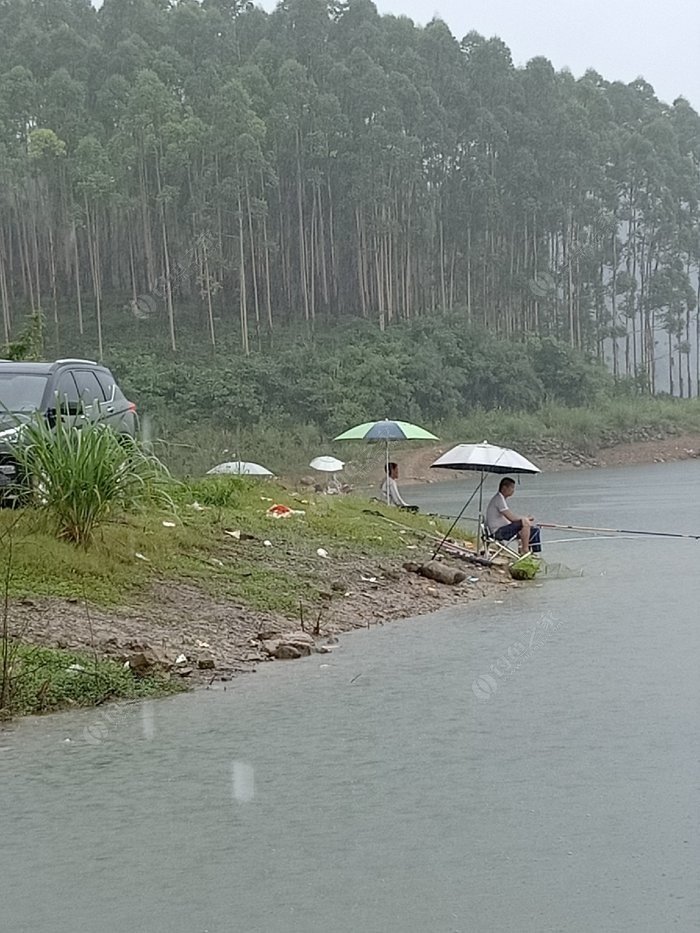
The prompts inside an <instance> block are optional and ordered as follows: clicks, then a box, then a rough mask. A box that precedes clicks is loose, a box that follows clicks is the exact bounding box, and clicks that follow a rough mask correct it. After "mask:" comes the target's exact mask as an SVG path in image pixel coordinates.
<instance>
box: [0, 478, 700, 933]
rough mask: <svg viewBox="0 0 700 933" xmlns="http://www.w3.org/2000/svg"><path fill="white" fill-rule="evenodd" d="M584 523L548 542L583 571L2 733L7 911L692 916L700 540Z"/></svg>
mask: <svg viewBox="0 0 700 933" xmlns="http://www.w3.org/2000/svg"><path fill="white" fill-rule="evenodd" d="M491 485H493V484H491ZM472 488H473V481H470V480H466V481H465V482H464V483H460V484H444V485H439V486H437V485H436V486H430V487H424V488H422V489H415V490H414V489H411V490H410V493H411V498H412V499H413V500H414V501H420V502H421V504H422V505H424V506H427V507H430V508H433V509H435V510H438V511H442V512H447V511H449V512H451V513H454V512H455V510H456V509H457V508H458V507H459V505H460V503H461V501H462V500H463V498H464V497H465V491H467V490H471V489H472ZM408 491H409V490H408V489H407V490H406V492H408ZM699 502H700V463H693V462H686V463H681V464H672V465H657V466H653V467H639V468H635V469H626V470H605V471H597V472H577V473H573V474H558V475H553V476H543V477H538V478H536V479H528V480H526V481H525V483H524V484H523V487H522V488H521V489H520V490H519V491H518V492H517V493H516V498H515V500H514V508H516V509H520V510H521V511H526V512H531V513H533V514H534V515H535V516H537V517H539V518H540V519H541V520H545V521H555V522H556V521H559V522H562V523H569V524H583V525H604V526H608V527H610V526H612V527H618V528H625V527H631V528H638V527H641V528H649V529H655V530H659V531H664V530H665V531H684V532H689V533H700V521H699V520H698V517H699V515H700V506H699V504H698V503H699ZM572 537H573V535H572V534H571V533H567V532H563V533H562V532H559V533H555V532H550V533H548V535H547V536H546V538H545V546H546V556H547V557H549V558H550V559H552V560H557V561H562V562H563V563H565V564H567V565H568V566H569V567H571V568H574V569H579V568H580V569H583V570H584V572H585V575H584V576H583V577H581V578H570V579H563V580H549V581H545V583H544V585H542V586H540V587H529V588H526V589H519V590H517V591H508V592H506V593H504V595H503V596H502V597H497V598H494V597H489V598H486V599H484V600H483V601H482V602H480V603H477V604H470V605H466V606H464V607H463V608H460V609H458V610H455V609H450V610H449V611H444V612H441V613H438V614H436V615H434V616H431V617H427V618H423V619H418V620H415V621H412V622H402V623H396V624H390V625H385V626H383V627H381V628H378V629H376V630H373V631H372V632H369V633H365V632H359V633H356V634H354V635H351V636H347V637H345V638H344V639H343V640H342V644H341V645H340V646H339V647H338V648H337V649H336V650H335V651H334V653H333V654H332V655H329V656H316V657H314V658H310V659H308V660H304V661H301V662H296V663H293V664H283V663H277V664H271V665H266V666H264V667H263V668H262V669H261V670H260V671H259V672H258V673H257V674H254V675H249V676H247V677H245V678H242V679H239V680H238V681H237V682H236V683H235V684H232V685H229V688H228V689H227V690H226V691H224V690H223V688H221V689H217V690H211V691H205V692H200V693H197V694H195V695H190V696H184V697H178V698H175V699H171V700H166V701H160V702H152V703H145V704H139V705H133V706H129V707H122V708H121V709H119V708H117V710H116V711H115V709H114V708H112V710H111V711H85V712H80V713H71V714H65V715H60V716H53V717H49V718H45V719H34V720H29V721H25V722H21V723H18V724H16V725H14V726H13V728H12V729H11V730H10V731H7V730H6V731H5V732H2V733H0V917H1V918H2V919H1V921H0V925H1V927H2V929H3V930H7V931H8V933H76V931H86V933H125V931H138V933H204V931H207V933H220V931H242V933H278V931H279V933H282V931H285V933H351V931H352V933H355V931H368V933H383V931H389V933H394V931H395V933H467V931H468V933H472V931H476V933H482V931H483V933H491V931H493V933H502V931H515V933H530V931H532V933H550V931H567V933H568V931H576V933H579V931H581V933H589V931H606V933H607V931H614V933H618V931H619V933H622V931H630V933H632V931H634V933H646V931H648V933H661V931H667V930H678V931H697V930H700V880H699V879H700V872H699V867H700V845H699V842H698V822H699V821H698V800H699V792H700V740H699V737H698V719H699V714H700V677H699V676H698V660H699V659H700V624H699V623H700V619H699V615H700V614H699V613H698V606H699V605H700V575H699V574H698V563H699V560H700V542H696V541H689V540H674V539H662V538H657V539H654V538H646V539H633V540H629V539H624V538H622V539H621V538H615V539H606V540H590V541H586V540H581V539H577V540H576V541H574V542H569V540H568V539H570V538H572ZM555 539H560V540H562V539H563V543H559V544H556V543H555V544H553V543H551V542H552V541H553V540H555ZM548 542H549V543H548ZM107 714H108V715H109V716H110V717H111V719H112V721H111V722H110V721H108V720H107V719H105V715H107ZM69 740H70V741H69Z"/></svg>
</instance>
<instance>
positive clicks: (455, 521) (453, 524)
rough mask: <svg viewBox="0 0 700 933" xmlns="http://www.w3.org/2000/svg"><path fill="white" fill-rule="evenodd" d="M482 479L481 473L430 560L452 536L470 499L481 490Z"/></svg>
mask: <svg viewBox="0 0 700 933" xmlns="http://www.w3.org/2000/svg"><path fill="white" fill-rule="evenodd" d="M484 479H485V476H484V474H483V473H482V475H481V482H480V483H479V485H478V486H477V487H476V489H475V490H474V492H473V493H472V494H471V496H469V498H468V499H467V501H466V502H465V503H464V506H463V508H462V511H461V512H460V513H459V515H458V516H457V518H455V520H454V521H453V522H452V524H451V525H450V527H449V528H448V529H447V531H446V532H445V537H444V538H443V539H442V541H440V543H439V544H438V546H437V547H436V548H435V550H434V551H433V556H432V560H435V558H436V557H437V556H438V554H439V553H440V551H441V550H442V548H443V546H444V544H445V542H446V541H447V539H448V538H449V537H450V535H451V534H452V531H453V530H454V528H455V526H456V525H457V524H458V522H459V520H460V518H461V517H462V516H463V515H464V513H465V512H466V511H467V508H468V507H469V504H470V502H471V501H472V499H473V498H474V496H475V495H476V494H477V492H479V490H480V489H481V487H482V486H483V485H484Z"/></svg>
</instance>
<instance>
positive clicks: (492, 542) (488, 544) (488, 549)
mask: <svg viewBox="0 0 700 933" xmlns="http://www.w3.org/2000/svg"><path fill="white" fill-rule="evenodd" d="M515 537H517V536H516V535H513V538H511V539H510V541H513V540H514V538H515ZM480 540H481V546H482V548H483V556H484V557H489V558H490V559H491V560H494V559H495V558H497V557H504V558H505V559H506V560H507V561H509V562H512V561H515V560H519V559H520V557H521V556H522V555H521V554H519V553H518V551H515V550H513V548H512V547H511V546H510V541H499V540H498V539H497V538H496V537H495V536H494V535H493V534H492V533H491V531H490V529H489V528H488V527H487V525H486V522H485V521H484V520H483V518H482V519H481V535H480ZM528 553H530V552H528Z"/></svg>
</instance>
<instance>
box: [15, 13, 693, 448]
mask: <svg viewBox="0 0 700 933" xmlns="http://www.w3.org/2000/svg"><path fill="white" fill-rule="evenodd" d="M48 7H50V15H49V13H47V9H48ZM0 79H1V80H0V188H1V189H2V191H7V192H12V197H6V198H3V203H2V208H3V248H2V250H0V311H1V313H2V326H3V332H4V334H5V340H6V341H7V340H9V339H10V337H11V335H12V334H13V333H16V331H17V328H18V327H19V326H20V325H19V321H20V320H21V317H20V315H21V312H22V310H24V309H25V308H35V307H36V306H37V305H39V304H43V305H44V307H48V305H49V303H50V304H51V310H52V312H53V313H52V325H53V326H52V327H51V328H50V329H51V331H52V333H51V341H52V344H51V346H52V351H53V353H54V354H55V355H57V356H65V355H68V354H74V353H75V352H76V348H77V347H80V348H81V352H84V353H85V354H86V355H88V354H89V355H90V356H92V355H94V354H95V353H97V354H98V355H100V356H102V355H103V351H104V349H105V343H104V340H103V330H104V331H105V332H109V331H111V333H112V334H113V335H116V336H115V337H114V342H115V343H116V344H123V345H124V346H126V347H129V346H130V345H131V344H133V343H136V342H138V343H139V346H141V341H142V338H144V337H145V338H148V337H149V336H151V335H152V334H153V333H156V334H158V335H159V337H160V338H161V344H160V345H159V346H147V347H145V348H144V349H143V352H141V353H139V354H138V355H139V356H140V357H141V359H140V361H139V362H137V363H136V364H135V368H140V369H143V370H145V367H146V366H147V365H148V357H149V355H150V354H153V356H154V357H155V362H156V368H157V370H158V372H156V373H154V376H153V378H154V384H153V386H152V387H151V388H152V389H153V392H150V391H148V386H146V385H142V386H141V387H142V389H143V397H144V398H146V397H148V398H149V401H151V400H152V396H154V395H155V396H159V397H160V401H161V402H163V403H165V402H166V401H167V402H168V403H169V404H170V405H171V406H177V407H178V408H179V410H180V416H181V417H182V416H187V417H192V412H193V411H194V410H197V411H199V410H202V408H207V409H210V410H211V413H212V418H215V419H217V421H218V420H219V419H220V418H223V419H224V420H225V421H226V423H233V424H235V425H236V426H245V425H246V424H250V425H254V424H255V425H257V424H259V423H261V422H263V421H264V422H268V423H272V422H275V423H276V422H279V421H280V420H281V418H282V416H283V415H284V414H285V412H286V410H287V409H290V410H291V411H292V412H293V413H292V417H293V419H294V421H295V423H296V424H298V423H300V420H302V421H303V422H304V423H306V422H307V420H308V418H307V417H304V418H303V419H300V411H304V410H308V411H313V413H314V418H315V419H316V423H318V424H319V425H323V426H324V427H323V430H328V431H330V430H332V429H331V427H330V425H331V422H333V421H334V419H335V421H336V422H337V423H338V424H342V425H345V424H347V423H349V422H352V421H354V420H357V419H358V418H359V417H362V414H361V413H363V412H365V411H366V410H367V409H368V408H369V407H373V408H374V409H375V411H376V410H378V409H388V408H390V407H392V406H394V405H396V406H398V407H400V408H401V410H402V413H404V414H406V415H407V416H410V415H411V414H412V412H411V408H410V405H411V403H412V402H415V404H416V410H417V411H421V412H423V413H424V415H425V416H429V417H435V416H434V415H433V412H432V408H431V403H430V401H429V400H434V403H435V404H434V408H435V410H436V411H437V410H439V412H440V417H454V416H456V415H457V414H459V413H460V411H461V410H462V409H463V407H464V404H465V399H471V397H472V396H474V399H473V403H471V404H472V405H473V406H480V407H484V408H489V407H496V408H499V407H500V408H514V407H518V408H520V409H522V410H528V409H530V408H532V407H534V406H537V405H538V404H539V402H540V401H541V400H542V398H543V397H545V398H546V399H547V401H548V402H550V403H562V404H565V405H576V404H583V403H586V404H589V403H594V402H595V400H596V396H597V392H598V389H599V388H600V387H599V386H598V385H597V382H598V375H597V374H596V373H595V372H593V371H592V370H591V369H590V368H589V367H587V365H584V364H583V363H582V362H581V360H580V359H574V358H568V357H567V356H566V354H565V353H564V351H563V346H564V345H566V346H567V347H574V348H576V349H577V350H582V351H587V352H589V353H592V354H594V355H595V357H596V358H597V359H599V360H602V359H606V360H607V361H608V362H609V363H610V364H611V368H612V369H613V371H614V374H615V376H616V377H620V376H624V377H625V378H627V379H637V385H638V387H640V388H643V389H644V390H648V391H651V392H655V391H657V390H659V389H663V390H666V389H667V390H668V391H669V392H670V393H671V394H678V395H681V396H690V395H693V394H698V391H699V384H700V361H698V360H697V359H695V360H694V359H693V357H694V356H697V344H696V334H697V329H698V325H699V323H700V321H699V316H698V309H697V307H696V303H697V302H696V298H697V292H696V289H697V276H698V268H699V266H700V240H699V239H698V233H697V231H698V225H699V222H700V207H699V205H700V170H699V166H700V117H699V116H698V114H697V112H696V111H695V110H694V109H693V108H692V107H691V106H690V104H689V103H688V101H687V100H685V99H684V98H682V97H679V98H677V99H676V100H675V101H674V102H673V103H672V104H668V103H666V102H663V101H660V100H658V99H657V98H656V96H655V95H654V92H653V89H652V88H651V87H650V86H649V85H648V84H647V83H646V82H645V81H644V80H642V79H638V80H635V81H633V82H630V83H629V84H623V83H621V82H619V81H608V80H606V79H605V78H604V77H603V76H601V75H599V74H596V73H595V72H593V71H589V72H587V73H586V74H585V75H583V76H582V77H580V78H579V79H574V78H573V77H572V76H571V74H570V73H569V72H568V71H566V70H564V71H556V70H555V68H554V67H553V66H552V64H551V62H549V61H547V59H545V58H543V57H541V56H539V57H535V58H533V59H532V60H531V61H530V62H528V64H527V65H526V66H525V67H516V66H515V65H514V63H513V58H512V56H511V54H510V51H509V50H508V48H507V47H506V45H505V44H504V42H503V41H502V40H501V39H498V38H497V37H493V38H490V39H485V38H484V37H483V36H480V35H478V34H477V33H475V32H470V33H469V34H468V35H467V36H465V37H464V38H463V39H462V40H461V41H458V40H457V39H456V38H455V37H454V36H453V35H451V34H450V31H449V29H448V28H447V27H446V26H445V24H444V23H443V22H441V21H439V20H434V21H432V22H430V23H428V24H427V25H426V26H424V27H423V26H416V25H414V24H413V23H412V22H411V21H409V20H407V19H405V18H398V19H397V18H396V17H394V16H380V15H379V13H378V12H377V10H376V8H375V7H374V6H373V5H372V4H371V3H366V2H362V0H358V2H353V3H347V2H333V3H325V2H320V0H319V2H313V0H311V2H309V0H289V2H283V3H282V4H278V5H277V7H276V9H275V10H274V11H273V12H270V13H267V12H265V11H264V10H262V9H260V8H259V7H255V6H254V5H253V4H252V3H251V2H249V0H206V2H202V3H198V2H195V0H181V2H174V0H173V2H167V0H138V2H136V0H129V2H127V0H108V2H107V0H106V2H104V3H103V4H102V6H101V8H100V10H99V11H97V10H96V9H95V6H94V4H90V3H89V2H87V0H43V2H38V0H37V2H29V0H3V2H2V3H0ZM456 309H459V310H460V312H461V320H462V322H463V325H464V334H460V333H459V328H457V327H451V326H449V327H448V328H447V330H448V331H449V340H447V339H445V338H444V337H443V336H441V335H440V333H439V331H440V328H441V327H442V326H443V325H442V320H443V319H442V315H443V314H444V313H445V312H447V311H450V312H451V311H454V310H456ZM409 320H410V321H414V322H416V323H417V325H418V329H419V330H420V329H421V328H422V327H423V325H424V323H426V322H427V327H426V332H425V340H426V341H429V342H431V343H432V345H433V349H432V353H431V352H429V348H428V347H421V353H420V354H417V355H418V356H419V357H420V359H417V360H416V362H415V366H414V367H413V368H412V369H410V368H409V367H408V366H407V362H406V359H405V353H409V354H410V353H413V352H414V348H413V347H411V346H410V345H409V343H408V342H404V345H403V349H402V350H401V352H396V353H394V350H396V349H397V348H396V347H395V346H394V345H393V343H392V338H390V337H388V338H387V340H388V344H387V345H385V344H384V338H383V337H382V338H381V339H377V340H375V345H374V346H373V347H367V346H362V347H361V351H358V352H354V351H355V349H356V348H355V347H354V345H351V346H346V345H343V344H341V341H343V340H344V338H345V336H346V335H347V331H346V330H345V328H344V324H345V323H347V322H348V321H355V322H360V321H361V322H362V324H363V325H364V324H367V322H372V323H373V324H374V325H376V327H377V328H378V329H379V330H381V331H382V332H386V333H387V334H388V333H389V332H390V331H391V330H392V329H393V327H392V325H394V324H397V323H399V322H405V321H409ZM288 324H296V325H299V326H301V327H303V328H304V331H305V334H306V337H307V339H308V343H307V344H304V342H303V341H302V340H299V341H297V340H296V339H294V340H292V341H291V344H292V345H293V346H288V345H287V344H286V342H285V338H284V333H285V328H286V326H287V325H288ZM328 324H333V325H335V326H336V327H337V330H338V340H339V343H338V346H337V351H338V353H337V358H336V359H333V360H332V361H330V360H329V355H328V354H327V353H325V352H324V353H322V354H321V355H320V357H319V356H318V355H317V353H316V350H315V349H314V346H315V341H314V340H313V339H311V335H313V334H315V333H317V332H318V331H320V330H321V329H323V328H324V327H326V326H327V325H328ZM472 325H478V326H479V327H481V328H482V330H483V332H484V334H486V335H488V339H489V340H490V339H492V338H493V337H495V336H500V337H503V338H508V339H510V340H513V341H514V342H515V343H514V345H511V346H510V347H509V346H506V344H503V345H502V346H501V347H500V349H498V350H496V349H494V348H493V347H490V348H489V352H487V353H485V354H482V353H480V352H479V345H480V343H481V342H483V341H484V340H486V339H487V338H486V337H482V338H477V337H475V331H474V329H473V327H472ZM73 329H75V330H76V331H77V332H78V337H75V335H74V333H73ZM660 330H662V331H665V332H666V335H667V338H668V346H667V347H663V351H662V352H663V353H664V354H666V356H667V360H668V370H667V374H665V375H664V380H663V382H662V380H661V367H660V366H658V365H657V364H658V363H659V362H660V360H659V351H658V350H657V343H658V344H660V343H662V341H658V340H657V339H656V338H655V337H654V332H655V331H656V333H658V332H659V331H660ZM532 336H534V337H537V338H542V339H543V340H545V341H551V343H549V344H547V345H546V346H543V347H542V348H540V351H539V352H538V353H537V354H535V355H536V356H537V359H536V358H535V355H533V353H534V351H531V350H530V349H528V347H527V346H526V342H527V338H529V337H532ZM130 338H135V340H130ZM144 343H148V341H147V340H145V341H144ZM487 343H488V340H487ZM163 344H165V346H166V347H167V350H166V353H167V354H173V357H176V358H177V359H178V360H179V361H180V363H181V364H182V366H181V368H180V369H179V370H178V371H177V372H170V371H169V369H168V365H167V364H168V362H171V361H172V359H173V357H170V356H168V357H167V358H166V356H165V355H164V353H163ZM124 346H123V348H122V349H123V352H124V353H125V354H126V352H127V350H126V349H124ZM261 350H263V351H267V352H268V355H270V356H272V355H274V356H276V355H277V354H282V355H284V354H286V353H289V352H291V351H292V350H294V351H296V352H297V353H298V354H299V355H301V356H302V357H305V358H306V361H307V363H308V368H309V371H310V372H312V373H313V379H314V380H315V381H313V382H312V381H311V379H308V380H306V381H305V383H303V384H299V385H298V388H297V382H292V381H291V380H290V378H289V377H290V376H295V375H296V373H297V369H298V365H297V364H296V363H294V362H292V365H291V366H290V367H289V371H287V369H286V368H284V367H282V366H281V365H280V366H277V365H275V366H273V367H272V371H271V372H270V373H268V375H269V376H270V378H271V381H272V382H278V381H279V380H280V379H281V380H282V385H283V386H284V387H285V388H286V389H287V390H288V391H289V392H290V393H292V394H293V395H294V397H293V398H290V399H289V404H287V402H286V400H285V404H284V406H283V407H284V409H285V412H278V411H276V410H271V409H270V408H269V407H267V406H266V401H267V400H268V399H270V398H275V397H277V396H278V395H281V393H280V392H278V390H277V389H278V387H276V386H275V385H273V384H267V383H266V382H265V374H264V373H263V372H262V370H261V367H260V365H259V363H256V364H254V366H253V370H254V371H253V372H252V373H251V372H249V371H248V366H247V362H246V357H248V356H250V355H251V354H255V353H256V352H259V351H261ZM346 351H347V352H346ZM404 351H405V352H404ZM203 353H207V354H208V355H209V356H210V357H215V358H216V359H217V360H218V363H217V365H216V366H215V367H214V370H215V371H213V372H212V373H211V374H210V377H209V378H208V379H207V380H206V381H205V380H202V379H201V367H200V366H199V360H198V356H199V354H203ZM445 361H447V367H448V370H449V371H448V372H446V373H445V378H444V379H441V378H439V377H440V376H441V375H442V367H443V364H444V363H445ZM326 362H330V363H331V365H329V366H326ZM570 366H571V367H572V368H571V371H570V370H569V367H570ZM460 367H461V368H462V370H463V371H462V372H460V371H459V369H460ZM664 368H665V367H664ZM190 376H192V378H190ZM569 376H571V378H569ZM567 379H568V382H567ZM142 381H143V382H146V381H147V377H146V376H145V375H144V376H143V379H142ZM339 381H340V383H344V385H345V386H346V387H347V384H348V382H349V381H352V382H353V390H354V391H353V393H352V395H348V394H347V393H341V392H338V391H336V389H335V387H336V385H337V384H338V382H339ZM260 385H262V387H263V391H262V393H257V394H251V393H250V392H247V391H246V388H247V387H252V386H254V387H255V388H258V387H259V386H260ZM513 386H517V387H518V390H517V391H515V390H514V389H513V388H512V387H513ZM591 400H593V402H591ZM155 407H156V408H157V407H158V405H156V406H155ZM375 411H373V413H372V414H373V415H374V414H375ZM278 416H279V417H278Z"/></svg>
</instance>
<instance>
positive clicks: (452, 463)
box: [430, 441, 542, 552]
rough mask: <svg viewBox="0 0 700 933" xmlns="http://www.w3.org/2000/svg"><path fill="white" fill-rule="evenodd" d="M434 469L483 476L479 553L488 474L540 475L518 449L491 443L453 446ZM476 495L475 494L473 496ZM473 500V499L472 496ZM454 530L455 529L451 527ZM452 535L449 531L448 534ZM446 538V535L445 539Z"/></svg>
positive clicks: (480, 493) (435, 464)
mask: <svg viewBox="0 0 700 933" xmlns="http://www.w3.org/2000/svg"><path fill="white" fill-rule="evenodd" d="M430 466H431V468H433V467H435V468H436V469H442V470H459V471H471V472H474V473H481V479H480V481H479V486H478V492H479V523H478V525H477V533H476V547H477V552H478V550H479V545H480V539H481V523H482V521H483V502H484V480H485V478H486V474H487V473H496V474H499V475H505V474H506V473H530V474H535V473H541V472H542V471H541V470H540V468H539V467H537V466H535V464H534V463H532V462H531V461H530V460H528V459H527V457H523V455H522V454H519V453H518V452H517V450H511V448H510V447H498V446H497V445H495V444H489V443H488V441H484V442H483V443H481V444H458V445H457V446H456V447H453V448H452V450H448V451H447V453H446V454H443V455H442V456H441V457H438V459H437V460H436V461H435V463H431V465H430ZM475 494H476V492H475V493H474V495H475ZM471 498H473V496H472V497H471ZM471 498H470V499H469V500H468V502H467V503H466V505H465V506H464V508H463V509H462V511H461V512H460V513H459V516H458V517H457V519H456V520H455V522H454V524H453V526H452V527H453V528H454V525H456V524H457V522H458V521H459V519H460V518H461V517H462V515H463V514H464V511H465V510H466V508H467V505H469V502H471ZM450 531H452V528H450ZM448 534H449V532H448ZM446 537H447V536H446Z"/></svg>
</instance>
